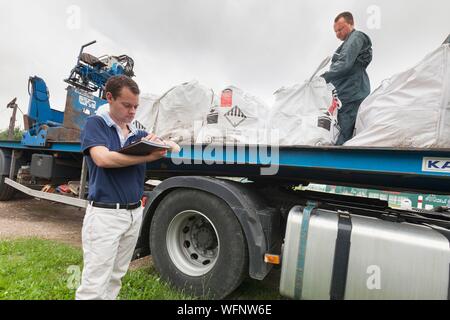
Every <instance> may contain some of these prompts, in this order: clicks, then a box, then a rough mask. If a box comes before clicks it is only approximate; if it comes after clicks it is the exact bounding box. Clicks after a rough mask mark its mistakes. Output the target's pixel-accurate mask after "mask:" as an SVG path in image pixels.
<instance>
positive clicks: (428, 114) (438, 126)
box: [344, 44, 450, 148]
mask: <svg viewBox="0 0 450 320" xmlns="http://www.w3.org/2000/svg"><path fill="white" fill-rule="evenodd" d="M449 97H450V45H449V44H444V45H442V46H441V47H439V48H438V49H437V50H435V51H434V52H432V53H431V54H429V55H427V56H426V57H425V58H424V59H423V60H422V61H421V62H420V63H419V64H417V65H416V66H415V67H413V68H412V69H409V70H407V71H405V72H402V73H399V74H396V75H394V76H393V77H391V78H390V79H388V80H385V81H383V83H382V84H381V86H380V87H378V88H377V89H376V90H375V91H374V92H373V93H372V94H371V95H370V96H368V97H367V98H366V99H365V100H364V102H363V103H362V104H361V107H360V109H359V112H358V116H357V120H356V135H355V137H354V138H353V139H351V140H349V141H347V142H346V143H345V144H344V145H345V146H374V147H407V148H449V147H450V103H449Z"/></svg>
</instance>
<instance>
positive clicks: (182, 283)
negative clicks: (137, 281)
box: [150, 189, 248, 299]
mask: <svg viewBox="0 0 450 320" xmlns="http://www.w3.org/2000/svg"><path fill="white" fill-rule="evenodd" d="M150 248H151V252H152V258H153V262H154V265H155V268H156V270H157V271H158V272H159V273H160V275H161V277H162V278H163V279H164V280H166V281H167V282H169V283H171V284H172V285H174V286H175V287H176V288H178V289H180V290H182V291H183V292H186V293H188V294H192V295H195V296H197V297H201V298H205V299H222V298H225V297H226V296H227V295H229V294H230V293H232V292H233V291H234V290H235V289H236V288H237V287H238V286H239V285H240V284H241V283H242V281H243V280H244V278H245V277H246V275H247V273H248V251H247V243H246V240H245V236H244V233H243V231H242V228H241V226H240V224H239V222H238V220H237V218H236V216H235V214H234V212H233V211H232V210H231V208H230V207H229V206H228V205H227V204H226V203H225V202H224V201H223V200H222V199H219V198H217V197H216V196H214V195H211V194H209V193H206V192H204V191H199V190H189V189H179V190H175V191H173V192H171V193H169V194H168V195H167V196H166V197H165V198H164V199H163V200H162V201H161V203H160V204H159V205H158V207H157V209H156V211H155V214H154V217H153V219H152V223H151V226H150Z"/></svg>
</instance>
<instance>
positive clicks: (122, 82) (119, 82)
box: [105, 75, 141, 99]
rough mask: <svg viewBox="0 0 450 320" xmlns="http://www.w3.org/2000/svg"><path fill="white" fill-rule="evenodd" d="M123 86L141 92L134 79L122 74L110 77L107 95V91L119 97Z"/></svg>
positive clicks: (136, 92) (106, 87)
mask: <svg viewBox="0 0 450 320" xmlns="http://www.w3.org/2000/svg"><path fill="white" fill-rule="evenodd" d="M122 88H128V89H130V91H131V92H133V93H134V94H136V95H138V94H140V93H141V91H140V90H139V86H138V85H137V83H136V82H135V81H134V80H133V79H131V78H130V77H127V76H123V75H122V76H114V77H111V78H109V80H108V82H106V85H105V95H106V93H108V92H110V93H111V94H112V96H113V98H114V99H117V97H118V96H119V95H120V91H121V90H122Z"/></svg>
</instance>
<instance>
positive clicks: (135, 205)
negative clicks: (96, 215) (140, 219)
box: [90, 201, 142, 210]
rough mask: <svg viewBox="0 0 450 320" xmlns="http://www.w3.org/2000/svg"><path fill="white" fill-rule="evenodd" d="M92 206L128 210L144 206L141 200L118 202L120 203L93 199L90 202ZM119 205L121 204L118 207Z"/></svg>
mask: <svg viewBox="0 0 450 320" xmlns="http://www.w3.org/2000/svg"><path fill="white" fill-rule="evenodd" d="M90 204H91V206H93V207H96V208H104V209H127V210H133V209H137V208H139V207H140V206H142V204H141V202H140V201H139V202H136V203H128V204H118V203H102V202H94V201H91V202H90ZM117 205H119V207H118V208H117Z"/></svg>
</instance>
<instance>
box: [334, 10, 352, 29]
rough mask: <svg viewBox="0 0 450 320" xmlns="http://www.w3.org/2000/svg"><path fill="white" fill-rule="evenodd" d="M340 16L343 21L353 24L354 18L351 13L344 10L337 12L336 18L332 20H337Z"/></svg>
mask: <svg viewBox="0 0 450 320" xmlns="http://www.w3.org/2000/svg"><path fill="white" fill-rule="evenodd" d="M340 18H344V19H345V21H346V22H347V23H349V24H351V25H352V26H353V25H354V24H355V22H354V20H353V15H352V13H351V12H348V11H345V12H342V13H339V14H338V16H337V17H336V19H334V22H335V23H336V22H338V21H339V19H340Z"/></svg>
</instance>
